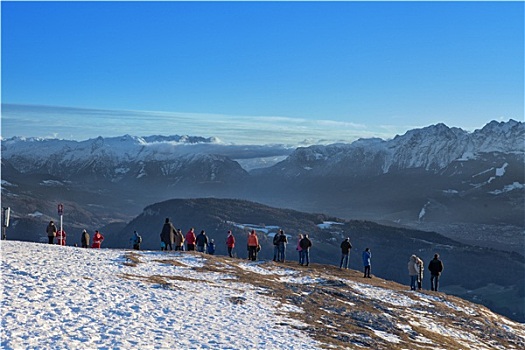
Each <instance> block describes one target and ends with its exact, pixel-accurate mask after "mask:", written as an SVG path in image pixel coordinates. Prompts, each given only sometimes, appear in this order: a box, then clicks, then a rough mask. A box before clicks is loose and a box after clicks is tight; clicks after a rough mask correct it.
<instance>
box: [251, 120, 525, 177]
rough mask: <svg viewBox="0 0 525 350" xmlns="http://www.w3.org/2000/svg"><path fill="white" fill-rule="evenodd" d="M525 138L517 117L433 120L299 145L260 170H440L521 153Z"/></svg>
mask: <svg viewBox="0 0 525 350" xmlns="http://www.w3.org/2000/svg"><path fill="white" fill-rule="evenodd" d="M524 140H525V125H524V123H522V122H517V121H515V120H510V121H508V122H506V123H504V122H501V123H498V122H495V121H493V122H491V123H489V124H487V125H486V126H485V127H483V128H482V129H480V130H475V131H474V132H472V133H468V132H466V131H464V130H462V129H459V128H449V127H447V126H446V125H444V124H437V125H432V126H429V127H426V128H422V129H414V130H409V131H408V132H406V133H405V134H404V135H401V136H399V135H398V136H396V137H395V138H393V139H392V140H388V141H384V140H381V139H360V140H358V141H355V142H353V143H351V144H334V145H328V146H320V145H316V146H310V147H305V148H298V149H297V150H296V151H295V152H294V153H292V154H291V155H290V156H289V157H288V158H287V159H285V160H284V161H282V162H280V163H278V164H276V165H274V166H273V169H264V170H261V171H262V172H265V173H269V172H273V173H274V174H275V175H279V174H280V175H281V176H288V177H300V176H313V177H315V176H338V177H339V176H360V175H361V176H370V175H372V176H375V175H380V174H386V173H389V172H394V171H400V170H408V169H424V170H426V171H431V172H439V171H440V170H442V169H444V168H446V167H447V166H449V165H450V164H451V163H452V162H454V161H461V160H469V159H476V157H477V156H479V155H480V154H483V153H502V154H519V155H523V154H524V153H525V144H524Z"/></svg>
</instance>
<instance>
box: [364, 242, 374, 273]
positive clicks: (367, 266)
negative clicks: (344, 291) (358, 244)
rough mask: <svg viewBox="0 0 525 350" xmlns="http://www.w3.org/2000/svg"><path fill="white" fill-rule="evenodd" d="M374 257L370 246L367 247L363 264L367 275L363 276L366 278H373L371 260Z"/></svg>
mask: <svg viewBox="0 0 525 350" xmlns="http://www.w3.org/2000/svg"><path fill="white" fill-rule="evenodd" d="M371 259H372V252H371V251H370V248H366V249H365V251H364V252H363V266H364V267H365V275H364V276H363V277H365V278H372V277H370V268H371V263H370V260H371Z"/></svg>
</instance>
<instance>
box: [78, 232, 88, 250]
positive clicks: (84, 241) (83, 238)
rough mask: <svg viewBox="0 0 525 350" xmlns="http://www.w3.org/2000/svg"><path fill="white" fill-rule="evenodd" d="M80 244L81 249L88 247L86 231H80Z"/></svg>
mask: <svg viewBox="0 0 525 350" xmlns="http://www.w3.org/2000/svg"><path fill="white" fill-rule="evenodd" d="M80 243H81V244H82V248H88V247H89V233H88V232H87V231H86V230H84V231H82V235H81V236H80Z"/></svg>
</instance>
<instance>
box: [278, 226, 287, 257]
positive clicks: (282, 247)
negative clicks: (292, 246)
mask: <svg viewBox="0 0 525 350" xmlns="http://www.w3.org/2000/svg"><path fill="white" fill-rule="evenodd" d="M287 244H288V238H287V237H286V235H285V234H284V231H283V230H280V231H279V254H278V255H277V261H281V262H284V261H285V260H286V245H287Z"/></svg>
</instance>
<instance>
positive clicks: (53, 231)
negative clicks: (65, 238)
mask: <svg viewBox="0 0 525 350" xmlns="http://www.w3.org/2000/svg"><path fill="white" fill-rule="evenodd" d="M57 231H58V230H57V227H56V226H55V223H54V222H53V221H50V222H49V224H48V225H47V228H46V232H47V238H48V240H49V244H54V243H55V237H56V235H57Z"/></svg>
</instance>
